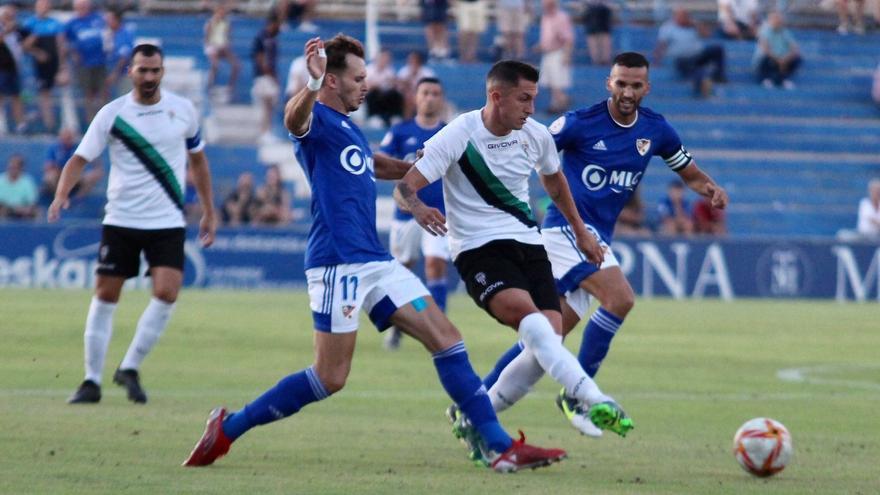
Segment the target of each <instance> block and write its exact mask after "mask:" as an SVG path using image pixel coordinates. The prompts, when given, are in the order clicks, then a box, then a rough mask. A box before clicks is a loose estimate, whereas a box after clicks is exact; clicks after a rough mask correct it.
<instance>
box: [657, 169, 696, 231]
mask: <svg viewBox="0 0 880 495" xmlns="http://www.w3.org/2000/svg"><path fill="white" fill-rule="evenodd" d="M657 212H658V213H659V215H660V232H661V233H662V234H664V235H689V234H691V233H692V232H693V231H694V225H693V222H692V221H691V211H690V205H689V204H688V201H687V199H685V197H684V184H682V183H681V181H679V180H674V181H672V182H670V183H669V186H668V187H667V188H666V197H665V198H663V199H662V200H661V201H660V204H659V205H657Z"/></svg>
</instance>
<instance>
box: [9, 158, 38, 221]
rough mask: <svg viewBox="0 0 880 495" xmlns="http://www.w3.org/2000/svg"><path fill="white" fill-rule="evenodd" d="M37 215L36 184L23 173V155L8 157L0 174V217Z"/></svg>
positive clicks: (19, 217) (32, 216) (27, 217)
mask: <svg viewBox="0 0 880 495" xmlns="http://www.w3.org/2000/svg"><path fill="white" fill-rule="evenodd" d="M36 216H37V184H36V183H35V182H34V179H33V178H31V176H30V175H28V174H26V173H24V157H22V156H21V155H19V154H15V155H12V156H11V157H9V163H8V164H7V165H6V173H5V174H3V175H2V176H0V218H12V219H30V218H34V217H36Z"/></svg>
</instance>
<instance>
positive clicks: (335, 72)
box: [184, 34, 566, 472]
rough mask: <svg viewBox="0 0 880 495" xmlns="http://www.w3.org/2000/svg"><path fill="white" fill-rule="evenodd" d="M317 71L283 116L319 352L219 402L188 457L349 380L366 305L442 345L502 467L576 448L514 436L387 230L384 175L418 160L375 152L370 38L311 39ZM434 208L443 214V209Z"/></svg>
mask: <svg viewBox="0 0 880 495" xmlns="http://www.w3.org/2000/svg"><path fill="white" fill-rule="evenodd" d="M305 53H306V65H307V67H308V70H309V76H310V79H309V83H308V85H307V86H306V87H305V88H303V89H302V90H300V92H299V93H297V94H296V95H295V96H294V97H293V98H291V99H290V101H288V103H287V105H286V107H285V110H284V124H285V126H286V127H287V129H288V130H289V131H290V137H291V139H292V140H293V143H294V149H295V151H296V156H297V159H298V160H299V163H300V165H302V167H303V169H304V170H305V172H306V175H307V177H308V179H309V183H310V184H311V187H312V205H311V212H312V219H313V222H312V226H311V229H310V231H309V236H308V242H307V247H306V254H305V268H306V277H307V279H308V291H309V299H310V306H311V310H312V318H313V321H314V327H315V333H314V337H315V346H314V347H315V362H314V364H313V365H312V366H309V367H308V368H305V369H303V370H301V371H299V372H297V373H294V374H292V375H289V376H287V377H285V378H283V379H282V380H281V381H280V382H278V384H277V385H276V386H275V387H273V388H271V389H269V390H267V391H266V392H265V393H264V394H263V395H261V396H260V397H258V398H257V399H256V400H254V401H253V402H251V403H249V404H247V405H246V406H245V407H244V408H242V409H240V410H239V411H236V412H233V413H227V410H226V409H225V408H222V407H218V408H216V409H214V410H213V411H212V412H211V414H210V416H209V418H208V422H207V426H206V428H205V432H204V434H203V436H202V438H201V439H200V440H199V442H198V443H197V444H196V446H195V448H194V449H193V451H192V453H191V454H190V457H189V458H188V459H187V460H186V461H185V462H184V465H185V466H206V465H209V464H212V463H213V462H214V461H215V460H216V459H217V458H219V457H221V456H223V455H225V454H226V453H227V451H228V450H229V447H230V445H231V444H232V442H234V441H235V440H236V439H238V438H239V437H241V435H243V434H244V433H245V432H246V431H248V430H249V429H251V428H253V427H255V426H258V425H262V424H266V423H270V422H273V421H277V420H280V419H282V418H285V417H287V416H290V415H292V414H294V413H297V412H298V411H299V410H300V409H302V408H303V407H305V406H306V405H308V404H310V403H312V402H316V401H319V400H322V399H326V398H327V397H329V396H330V395H331V394H333V393H335V392H337V391H339V390H341V389H342V387H343V386H344V385H345V382H346V379H347V378H348V374H349V371H350V370H351V361H352V356H353V354H354V348H355V338H356V335H357V333H356V330H357V327H358V320H359V315H360V313H361V311H364V312H366V313H367V314H369V316H370V319H371V320H372V321H373V323H374V324H375V325H376V327H377V328H378V329H379V330H385V329H386V328H388V327H389V326H391V325H392V324H393V325H397V326H398V327H399V328H401V329H402V330H403V331H404V332H406V333H407V334H409V335H410V336H412V337H413V338H415V339H417V340H418V341H420V342H421V343H422V344H423V345H424V346H425V348H426V349H427V350H428V351H429V352H431V354H432V356H433V361H434V366H435V367H436V369H437V373H438V375H439V378H440V382H441V383H442V385H443V387H444V388H445V389H446V392H447V393H448V394H449V395H450V396H451V397H452V399H453V400H454V401H455V402H456V403H457V404H458V406H459V407H460V408H461V409H462V410H465V411H466V412H467V414H468V416H469V417H470V418H471V421H472V422H473V424H474V425H475V426H476V429H477V430H478V431H479V434H480V436H481V437H482V439H483V440H484V441H485V442H486V444H488V448H489V449H491V451H492V452H493V454H492V455H491V456H490V459H491V461H492V466H493V468H494V469H495V470H496V471H501V472H509V471H516V470H519V469H522V468H526V467H528V468H534V467H540V466H544V465H547V464H550V463H553V462H556V461H559V460H561V459H562V458H564V457H565V456H566V454H565V451H563V450H560V449H541V448H538V447H533V446H531V445H528V444H526V443H525V438H524V436H520V439H519V440H516V441H514V440H513V439H512V438H510V436H509V435H508V434H507V433H506V432H505V431H504V429H503V428H502V427H501V425H500V424H499V423H498V419H497V417H496V416H495V412H494V411H493V409H492V405H491V403H490V402H489V398H488V396H487V395H486V391H485V389H484V388H483V385H482V383H481V382H480V379H479V377H478V376H477V375H476V373H474V370H473V368H472V367H471V364H470V361H469V359H468V356H467V351H466V350H465V347H464V343H463V342H462V339H461V334H460V333H459V332H458V329H456V328H455V326H453V325H452V323H450V322H449V320H448V319H446V317H445V316H444V315H443V313H442V312H441V311H440V309H439V308H438V307H437V304H436V303H435V302H434V301H433V299H432V298H431V297H430V296H429V294H428V291H427V289H426V288H425V286H424V285H422V283H421V282H420V281H419V279H418V278H416V276H415V275H413V273H412V272H410V271H409V270H407V269H406V268H404V267H403V265H401V264H400V263H399V262H397V261H395V260H394V259H393V258H392V257H391V255H390V254H389V253H388V251H387V250H386V249H385V248H384V247H383V246H382V244H381V242H379V235H378V233H377V232H376V187H375V180H376V179H399V178H401V177H402V176H403V175H404V173H405V172H406V171H407V170H408V169H409V168H410V166H411V165H410V164H409V163H407V162H404V161H401V160H395V159H392V158H389V157H386V156H376V157H374V156H373V155H372V152H371V151H370V146H369V143H368V142H367V139H366V138H365V137H364V135H363V133H362V132H361V131H360V129H359V128H358V126H357V125H356V124H355V123H354V122H353V121H352V120H351V119H350V118H349V116H348V114H349V113H350V112H353V111H355V110H357V109H358V108H359V107H360V105H361V104H362V103H363V101H364V97H365V95H366V93H367V84H366V64H365V63H364V52H363V46H362V45H361V43H360V42H359V41H357V40H355V39H354V38H351V37H349V36H346V35H343V34H340V35H337V36H336V37H334V38H332V39H331V40H329V41H327V43H326V44H325V43H324V42H323V41H322V40H321V39H320V38H312V39H311V40H309V41H308V42H307V43H306V47H305ZM435 220H437V221H439V218H436V219H435Z"/></svg>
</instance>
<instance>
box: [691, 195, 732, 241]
mask: <svg viewBox="0 0 880 495" xmlns="http://www.w3.org/2000/svg"><path fill="white" fill-rule="evenodd" d="M694 232H695V233H697V234H707V235H716V236H720V235H726V234H727V218H726V217H725V215H724V210H719V209H718V208H714V207H713V206H712V202H711V201H709V200H708V199H706V198H703V197H701V198H700V199H699V200H698V201H697V203H696V204H694Z"/></svg>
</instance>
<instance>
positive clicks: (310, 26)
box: [275, 0, 318, 33]
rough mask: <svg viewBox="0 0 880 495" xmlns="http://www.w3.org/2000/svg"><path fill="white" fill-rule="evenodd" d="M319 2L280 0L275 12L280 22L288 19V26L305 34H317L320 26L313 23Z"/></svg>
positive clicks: (276, 4)
mask: <svg viewBox="0 0 880 495" xmlns="http://www.w3.org/2000/svg"><path fill="white" fill-rule="evenodd" d="M317 6H318V0H278V1H277V2H275V9H276V10H275V12H277V14H276V15H277V17H278V19H279V20H284V19H287V22H288V24H290V25H291V26H293V27H295V28H296V29H299V30H300V31H302V32H303V33H316V32H317V31H318V26H317V25H316V24H315V23H314V22H312V21H313V20H314V18H315V7H317Z"/></svg>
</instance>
